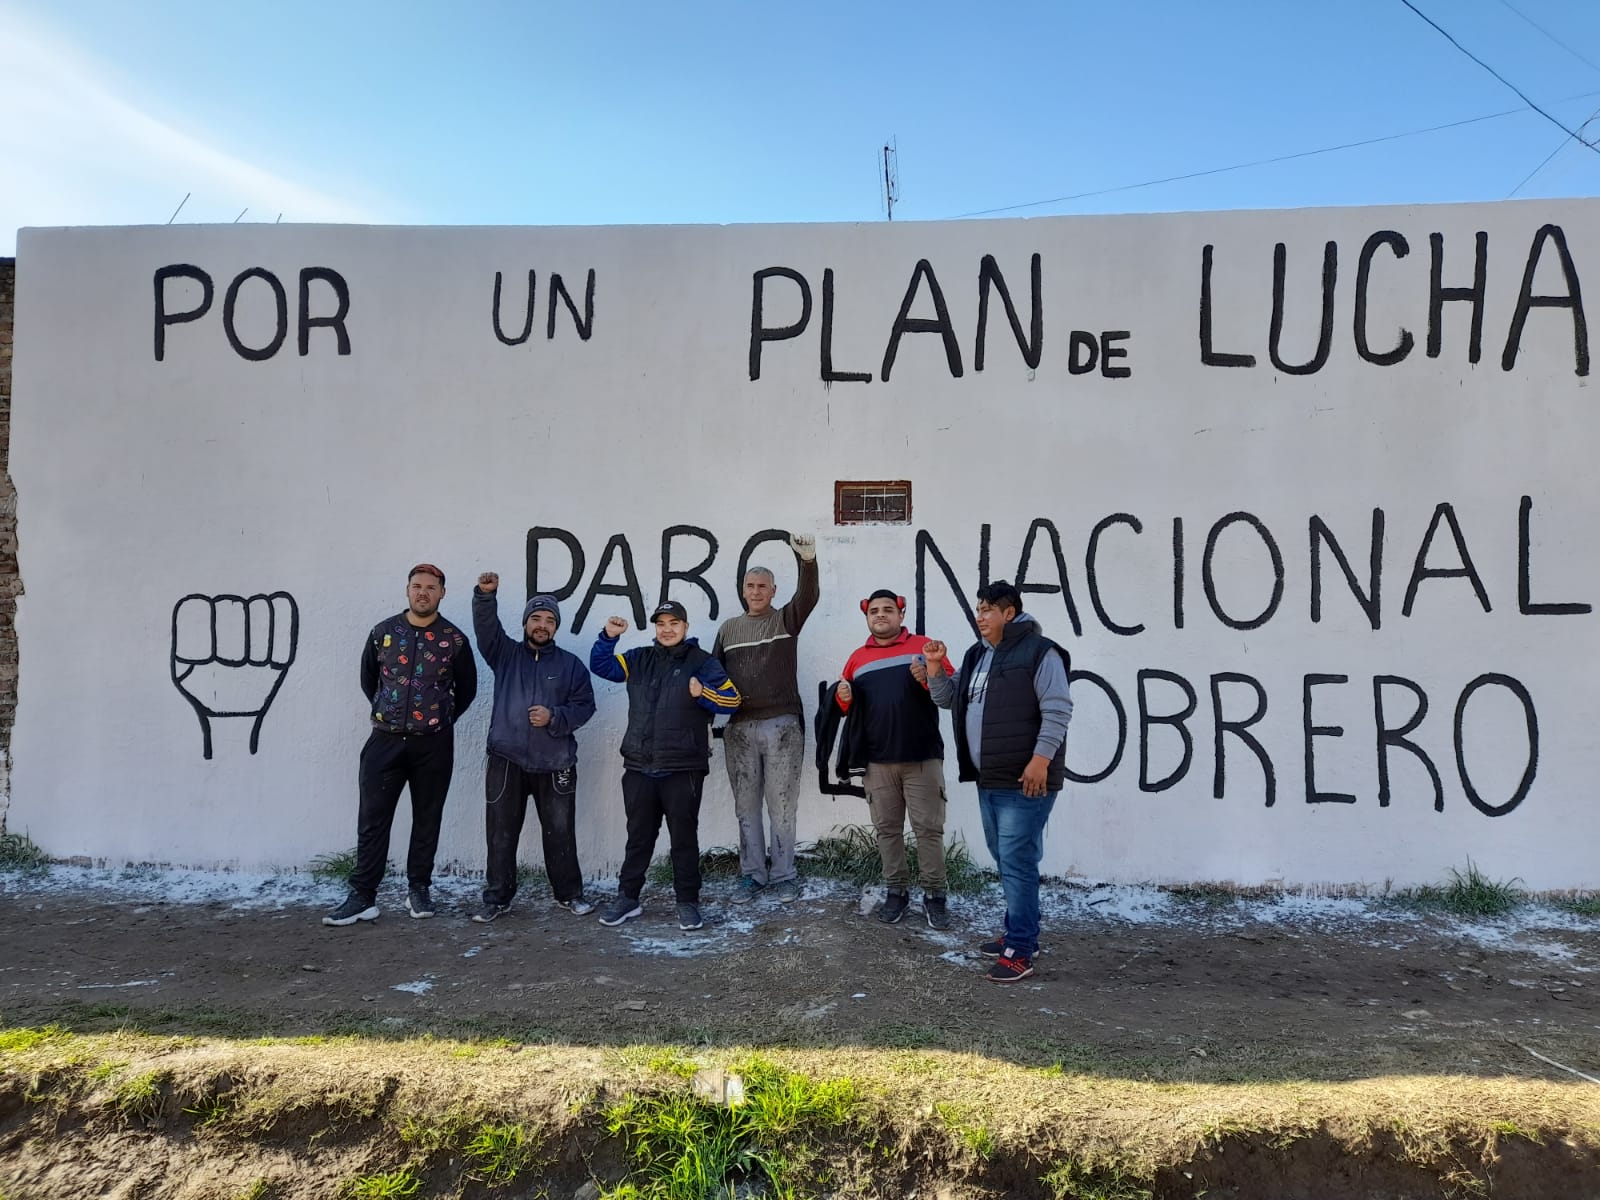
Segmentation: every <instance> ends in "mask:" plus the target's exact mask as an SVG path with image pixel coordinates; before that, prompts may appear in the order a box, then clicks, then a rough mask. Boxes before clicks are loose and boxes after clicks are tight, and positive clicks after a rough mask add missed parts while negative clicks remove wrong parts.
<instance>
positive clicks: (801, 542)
mask: <svg viewBox="0 0 1600 1200" xmlns="http://www.w3.org/2000/svg"><path fill="white" fill-rule="evenodd" d="M789 548H790V549H791V550H793V551H794V552H795V553H796V554H798V555H799V556H800V557H801V558H803V559H805V560H806V561H807V562H810V561H811V560H812V559H813V558H815V557H816V556H817V539H816V538H814V537H812V536H811V535H810V534H809V533H791V534H790V535H789Z"/></svg>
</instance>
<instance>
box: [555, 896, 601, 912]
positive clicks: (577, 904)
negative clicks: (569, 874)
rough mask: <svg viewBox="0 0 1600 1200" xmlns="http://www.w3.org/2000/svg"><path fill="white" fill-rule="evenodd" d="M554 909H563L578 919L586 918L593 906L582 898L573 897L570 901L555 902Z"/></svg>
mask: <svg viewBox="0 0 1600 1200" xmlns="http://www.w3.org/2000/svg"><path fill="white" fill-rule="evenodd" d="M556 907H557V908H564V909H566V910H567V911H568V912H569V913H573V914H575V915H577V916H580V917H587V916H588V915H589V914H590V913H592V912H593V911H594V905H592V904H590V903H589V902H588V901H587V900H585V899H584V898H583V897H582V896H574V897H573V898H572V899H571V900H557V901H556Z"/></svg>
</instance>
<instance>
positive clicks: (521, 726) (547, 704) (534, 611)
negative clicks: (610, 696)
mask: <svg viewBox="0 0 1600 1200" xmlns="http://www.w3.org/2000/svg"><path fill="white" fill-rule="evenodd" d="M499 592H500V576H498V575H496V574H495V573H494V572H493V571H485V572H484V573H483V574H482V575H479V576H478V586H477V587H476V588H474V589H473V592H472V627H473V632H474V633H476V634H477V638H478V653H479V654H481V655H483V661H484V662H486V663H488V664H489V669H490V670H492V671H493V672H494V680H495V682H494V711H493V713H492V714H491V715H490V717H489V767H488V772H487V774H486V775H485V776H484V799H485V801H486V804H485V807H484V829H485V832H486V833H487V836H488V841H489V878H488V881H487V884H486V886H485V887H484V889H483V906H482V907H481V908H479V909H478V911H477V912H475V913H473V914H472V919H473V920H474V921H478V922H481V923H484V924H487V923H488V922H490V921H492V920H494V919H495V918H496V917H498V916H499V915H500V914H501V913H503V912H505V911H506V910H507V909H508V908H510V907H511V899H512V897H513V896H515V895H516V893H517V842H518V841H519V840H520V838H521V837H522V822H523V820H524V819H525V818H526V817H527V813H528V797H529V795H532V796H533V803H534V808H535V810H536V811H537V812H538V814H539V830H540V833H541V834H542V835H543V838H544V869H545V874H546V875H547V876H548V877H549V879H550V890H551V891H552V892H553V893H554V895H555V899H556V903H557V904H559V905H560V906H561V907H562V908H564V909H566V910H567V911H568V912H573V913H577V914H578V915H579V916H582V915H583V914H584V913H590V912H593V911H594V905H592V904H590V903H589V901H588V900H586V899H584V896H583V872H582V870H581V869H580V868H579V867H578V830H577V825H576V817H577V791H578V739H577V738H575V737H574V736H573V734H575V733H576V732H577V731H578V729H579V728H580V727H581V726H582V725H583V724H584V723H585V722H586V721H588V719H589V718H590V717H592V716H594V685H593V684H591V683H590V682H589V671H588V669H587V668H586V667H585V666H584V665H583V663H582V662H581V661H579V659H578V657H577V655H575V654H569V653H567V651H565V650H563V649H562V648H561V647H560V646H557V645H556V643H555V636H556V630H557V629H559V628H560V627H561V610H560V608H559V607H558V606H557V604H556V598H555V597H554V596H550V595H539V596H535V597H533V599H531V600H529V601H528V602H527V604H525V605H524V606H523V609H522V634H523V638H522V641H521V642H520V643H519V642H517V641H515V640H514V639H512V638H511V637H510V636H508V635H507V634H506V631H505V630H504V629H502V628H501V627H500V614H499V610H498V608H497V607H496V603H497V601H498V599H499Z"/></svg>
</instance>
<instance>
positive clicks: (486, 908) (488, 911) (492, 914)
mask: <svg viewBox="0 0 1600 1200" xmlns="http://www.w3.org/2000/svg"><path fill="white" fill-rule="evenodd" d="M510 911H511V905H509V904H489V903H487V902H486V903H484V904H483V905H482V906H481V907H480V908H479V909H478V910H477V911H476V912H474V913H473V914H472V919H473V920H474V921H476V922H477V923H478V924H480V925H487V924H488V923H489V922H490V921H492V920H494V919H495V918H496V917H498V916H501V915H502V914H504V913H507V912H510ZM412 915H413V916H415V915H416V914H415V913H413V914H412Z"/></svg>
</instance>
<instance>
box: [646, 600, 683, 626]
mask: <svg viewBox="0 0 1600 1200" xmlns="http://www.w3.org/2000/svg"><path fill="white" fill-rule="evenodd" d="M662 617H677V618H678V620H680V621H682V622H683V623H684V624H685V625H687V624H688V623H689V610H688V609H686V608H684V606H683V605H681V604H679V603H678V602H677V601H676V600H663V601H662V602H661V603H660V604H658V605H656V610H655V612H653V613H651V614H650V624H652V625H654V624H655V623H656V622H657V621H659V620H660V619H661V618H662Z"/></svg>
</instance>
